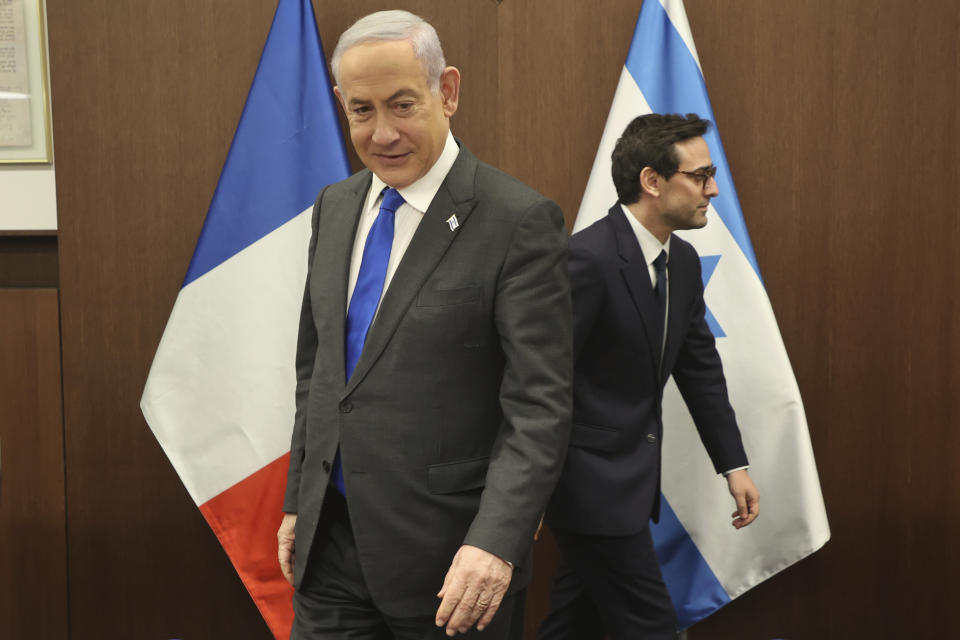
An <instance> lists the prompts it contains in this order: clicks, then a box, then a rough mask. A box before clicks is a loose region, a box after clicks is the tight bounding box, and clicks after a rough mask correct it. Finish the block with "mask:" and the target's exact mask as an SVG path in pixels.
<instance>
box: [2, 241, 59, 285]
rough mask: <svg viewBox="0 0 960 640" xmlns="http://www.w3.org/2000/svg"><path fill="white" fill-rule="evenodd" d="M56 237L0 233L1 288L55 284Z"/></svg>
mask: <svg viewBox="0 0 960 640" xmlns="http://www.w3.org/2000/svg"><path fill="white" fill-rule="evenodd" d="M58 280H59V274H58V269H57V236H56V235H55V234H44V235H36V234H33V233H30V234H24V233H21V232H13V233H11V232H6V233H4V232H0V287H56V286H57V281H58Z"/></svg>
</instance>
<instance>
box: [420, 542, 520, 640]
mask: <svg viewBox="0 0 960 640" xmlns="http://www.w3.org/2000/svg"><path fill="white" fill-rule="evenodd" d="M512 577H513V568H512V567H511V566H510V565H509V564H508V563H507V562H506V561H505V560H503V559H502V558H500V557H498V556H495V555H494V554H492V553H490V552H488V551H484V550H483V549H480V548H478V547H473V546H470V545H463V546H462V547H460V549H459V551H457V554H456V555H455V556H454V557H453V562H452V563H451V564H450V569H449V570H448V571H447V575H446V577H445V578H444V579H443V588H442V589H440V592H439V593H438V594H437V597H438V598H442V600H441V602H440V608H439V609H437V618H436V624H437V626H438V627H444V626H445V627H446V633H447V636H450V637H452V636H455V635H456V634H458V633H466V632H467V631H469V630H470V628H471V627H472V626H473V625H474V623H476V625H477V630H478V631H483V630H484V629H485V628H486V627H487V625H489V624H490V622H491V621H492V620H493V616H494V615H495V614H496V613H497V609H499V608H500V603H501V602H503V596H504V595H505V594H506V593H507V587H509V586H510V579H511V578H512Z"/></svg>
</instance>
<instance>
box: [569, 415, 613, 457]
mask: <svg viewBox="0 0 960 640" xmlns="http://www.w3.org/2000/svg"><path fill="white" fill-rule="evenodd" d="M570 446H572V447H577V448H580V449H593V450H594V451H607V452H610V453H613V452H614V451H617V450H618V449H619V448H620V430H619V429H614V428H612V427H601V426H599V425H595V424H587V423H585V422H574V423H573V428H572V429H571V430H570Z"/></svg>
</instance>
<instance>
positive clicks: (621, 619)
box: [539, 114, 758, 640]
mask: <svg viewBox="0 0 960 640" xmlns="http://www.w3.org/2000/svg"><path fill="white" fill-rule="evenodd" d="M708 125H709V123H708V122H707V121H706V120H702V119H700V118H699V117H697V116H696V115H694V114H690V115H688V116H686V117H682V116H677V115H658V114H650V115H646V116H641V117H639V118H636V119H635V120H634V121H633V122H631V123H630V125H629V126H628V127H627V128H626V130H625V131H624V133H623V136H622V137H621V138H620V139H619V140H618V141H617V145H616V148H615V150H614V152H613V180H614V183H615V185H616V188H617V195H618V198H619V202H618V203H617V204H616V205H614V206H613V207H612V208H611V209H610V211H609V213H608V215H607V216H606V217H605V218H603V219H601V220H599V221H598V222H596V223H595V224H593V225H591V226H590V227H588V228H586V229H584V230H583V231H581V232H579V233H577V234H575V235H574V236H573V237H572V238H571V240H570V281H571V288H572V294H573V314H574V405H573V430H572V432H571V436H570V447H569V450H568V453H567V459H566V463H565V466H564V470H563V473H562V474H561V477H560V481H559V483H558V485H557V489H556V491H555V493H554V495H553V498H552V499H551V502H550V506H549V508H548V510H547V516H546V520H547V522H548V523H549V524H550V526H551V528H552V529H553V531H554V533H555V536H556V539H557V542H558V543H559V546H560V550H561V552H562V556H563V562H562V565H561V568H560V573H559V574H558V576H557V577H556V578H555V580H554V584H553V593H552V597H551V612H550V614H549V616H548V617H547V620H546V621H545V622H544V624H543V626H542V627H541V629H540V634H539V638H540V640H558V639H561V638H569V639H571V640H589V639H591V638H597V639H600V638H603V637H604V636H608V637H609V638H611V639H612V640H645V639H654V638H657V639H659V638H673V637H674V635H675V634H676V614H675V612H674V609H673V605H672V603H671V601H670V596H669V594H668V593H667V590H666V586H665V585H664V583H663V578H662V576H661V573H660V567H659V565H658V563H657V559H656V556H655V555H654V551H653V544H652V541H651V537H650V529H649V520H650V518H653V520H654V521H657V520H658V518H659V511H660V446H661V442H662V439H663V424H662V418H661V401H662V398H663V387H664V384H665V383H666V380H667V378H668V377H669V376H670V375H673V377H674V379H675V380H676V382H677V385H678V387H679V388H680V391H681V393H682V394H683V397H684V400H685V401H686V403H687V406H688V408H689V409H690V413H691V414H692V415H693V418H694V422H695V423H696V426H697V429H698V431H699V432H700V437H701V439H702V440H703V443H704V445H705V446H706V448H707V452H708V453H709V454H710V458H711V460H712V461H713V464H714V467H715V469H716V470H717V472H718V473H723V474H724V475H725V476H726V479H727V482H728V484H729V488H730V493H731V494H732V495H733V497H734V499H735V501H736V503H737V511H736V513H734V514H733V518H734V520H733V526H735V527H737V528H740V527H744V526H747V525H748V524H750V523H751V522H753V520H754V519H755V518H756V517H757V513H758V494H757V489H756V487H755V486H754V484H753V482H752V481H751V480H750V476H749V475H748V473H747V471H746V466H747V457H746V454H745V453H744V450H743V445H742V444H741V440H740V432H739V429H738V428H737V423H736V420H735V417H734V413H733V408H732V407H731V406H730V402H729V401H728V399H727V389H726V383H725V381H724V377H723V369H722V366H721V363H720V357H719V355H718V354H717V350H716V348H715V345H714V338H713V335H712V334H711V333H710V330H709V328H708V327H707V324H706V322H705V321H704V309H705V307H704V301H703V285H702V283H701V279H700V262H699V258H698V256H697V254H696V252H695V251H694V249H693V247H691V246H690V244H689V243H687V242H684V241H683V240H681V239H680V238H678V237H675V236H673V235H672V233H673V232H674V231H678V230H681V229H697V228H700V227H703V226H704V225H705V224H706V223H707V218H706V214H707V208H708V206H709V203H710V198H712V197H713V196H715V195H717V183H716V181H714V179H713V176H714V174H715V173H716V167H714V166H713V164H712V163H711V161H710V150H709V148H708V147H707V143H706V142H705V141H704V139H703V137H702V136H703V134H704V133H705V132H706V130H707V126H708Z"/></svg>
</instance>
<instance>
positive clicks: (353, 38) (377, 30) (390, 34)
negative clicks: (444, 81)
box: [330, 10, 447, 92]
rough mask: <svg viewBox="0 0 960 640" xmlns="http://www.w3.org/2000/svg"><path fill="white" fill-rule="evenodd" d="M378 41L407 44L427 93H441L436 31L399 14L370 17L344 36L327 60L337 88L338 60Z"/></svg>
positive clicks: (441, 60)
mask: <svg viewBox="0 0 960 640" xmlns="http://www.w3.org/2000/svg"><path fill="white" fill-rule="evenodd" d="M378 40H384V41H398V40H406V41H408V42H409V43H410V45H411V46H412V47H413V52H414V54H416V56H417V59H419V60H420V65H421V66H422V67H423V71H424V73H426V75H427V84H428V85H429V86H430V90H431V91H433V92H437V91H438V90H439V89H440V75H441V74H442V73H443V70H444V68H445V67H446V66H447V61H446V60H445V59H444V57H443V49H442V48H441V47H440V37H439V36H438V35H437V31H436V29H434V28H433V26H431V25H430V23H429V22H427V21H426V20H424V19H423V18H421V17H420V16H415V15H413V14H412V13H410V12H409V11H400V10H393V11H378V12H376V13H371V14H370V15H368V16H365V17H363V18H360V19H359V20H357V21H356V22H354V23H353V25H352V26H351V27H350V28H349V29H347V30H346V31H344V32H343V34H342V35H341V36H340V40H338V41H337V48H336V49H334V50H333V57H332V58H331V59H330V70H331V71H332V72H333V81H334V82H335V83H336V84H340V59H341V58H342V57H343V54H344V52H346V50H347V49H350V48H351V47H355V46H357V45H358V44H363V43H365V42H375V41H378Z"/></svg>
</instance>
